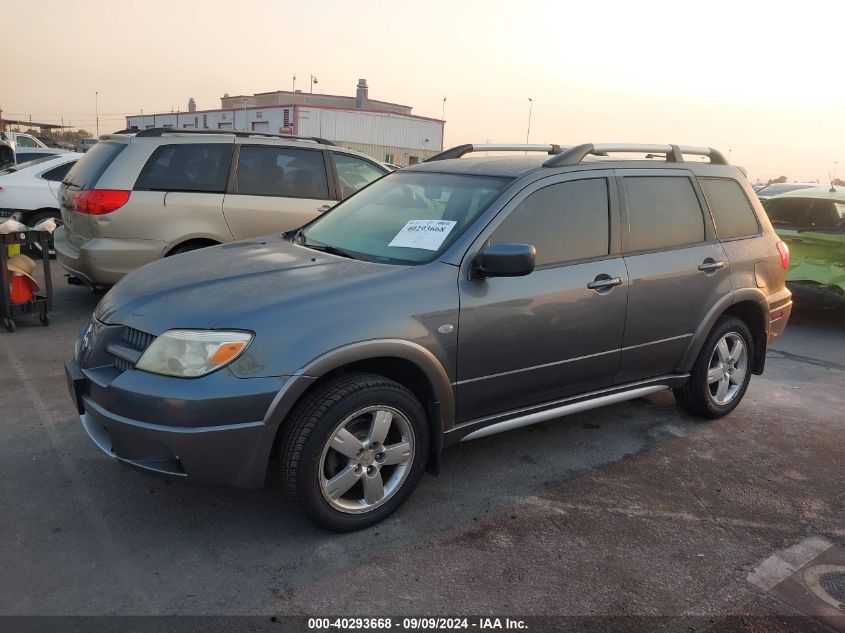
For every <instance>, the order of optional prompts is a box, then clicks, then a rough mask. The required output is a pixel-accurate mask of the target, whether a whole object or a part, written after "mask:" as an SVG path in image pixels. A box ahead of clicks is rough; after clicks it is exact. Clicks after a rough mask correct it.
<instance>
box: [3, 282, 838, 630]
mask: <svg viewBox="0 0 845 633" xmlns="http://www.w3.org/2000/svg"><path fill="white" fill-rule="evenodd" d="M54 277H55V280H56V294H55V303H56V306H55V310H54V312H53V314H52V324H51V325H50V326H49V327H46V328H45V327H41V326H40V325H39V324H38V320H37V318H31V319H26V318H21V319H19V323H18V331H17V332H16V333H15V334H8V333H6V332H5V330H0V385H2V394H3V395H2V402H0V429H2V439H0V536H2V538H1V539H0V563H2V565H0V614H6V615H10V614H11V615H27V614H53V615H99V614H159V615H162V614H226V615H266V616H270V615H284V614H314V613H333V614H346V615H352V614H357V615H376V614H390V615H401V614H416V615H419V614H443V615H449V614H457V613H473V614H488V613H489V614H500V615H504V614H520V615H524V616H528V615H579V616H584V615H637V616H644V615H646V616H650V615H654V616H679V615H687V616H704V617H706V618H710V620H709V621H713V622H715V621H718V619H719V618H720V617H723V616H726V615H728V614H779V615H782V616H789V615H797V614H800V613H802V612H804V613H806V612H808V610H811V609H809V607H806V608H805V607H802V606H800V605H797V606H796V604H791V603H790V602H789V601H788V600H785V599H783V598H782V597H778V596H775V595H774V594H773V592H770V591H767V590H766V589H764V588H761V587H764V586H765V584H761V583H757V584H754V583H753V582H752V581H751V580H749V577H753V575H754V573H755V569H757V568H758V566H760V565H761V564H762V563H763V562H764V561H766V560H767V559H769V558H770V557H772V556H775V555H777V553H778V552H782V551H784V550H785V549H786V548H790V547H795V546H798V545H800V544H802V543H807V542H811V543H818V542H822V543H826V544H827V545H829V546H832V547H834V548H835V547H837V546H845V486H843V484H845V413H843V411H845V312H843V311H842V310H830V309H822V308H819V307H817V306H801V305H799V306H797V308H796V310H795V312H794V315H793V318H792V321H791V323H790V324H789V326H788V328H787V330H786V333H785V335H784V336H783V337H782V338H781V339H780V340H779V341H777V343H776V344H775V346H774V347H773V348H772V349H771V350H770V351H769V354H768V360H767V368H766V372H765V374H764V375H763V376H755V377H754V378H753V379H752V382H751V386H750V389H749V391H748V393H747V395H746V397H745V400H744V402H743V403H742V404H741V405H740V406H739V408H738V409H737V410H736V411H735V412H734V413H732V414H731V415H729V416H728V417H726V418H723V419H721V420H717V421H715V422H710V423H703V422H701V421H699V420H696V419H694V418H692V417H691V416H689V415H687V414H685V413H684V412H682V411H681V410H680V409H679V408H678V407H677V406H676V405H675V402H674V398H673V396H672V395H671V393H669V392H666V393H659V394H656V395H654V396H652V397H649V398H647V399H641V400H635V401H632V402H628V403H623V404H619V405H616V406H612V407H608V408H605V409H599V410H595V411H590V412H586V413H581V414H577V415H573V416H570V417H567V418H562V419H560V420H555V421H553V422H547V423H544V424H540V425H537V426H533V427H529V428H525V429H521V430H517V431H512V432H510V433H506V434H501V435H496V436H491V437H488V438H484V439H480V440H477V441H474V442H469V443H466V444H460V445H458V446H456V447H453V448H450V449H448V450H447V452H446V453H445V458H444V467H443V470H442V472H441V474H440V475H439V476H436V477H435V476H430V475H427V476H426V477H425V479H424V480H423V482H422V484H421V485H420V487H419V488H418V490H417V491H416V493H415V494H414V495H413V496H412V498H411V499H410V501H409V502H408V503H406V504H405V505H404V506H403V507H402V508H401V509H400V510H399V511H398V512H397V513H396V514H395V515H394V516H392V517H391V518H389V519H388V520H387V521H385V522H384V523H382V524H380V525H378V526H376V527H374V528H372V529H369V530H366V531H362V532H358V533H353V534H346V535H338V534H333V533H329V532H325V531H322V530H319V529H317V528H315V527H314V526H313V525H312V524H310V523H309V522H308V521H307V520H305V519H304V518H303V517H302V516H301V515H300V514H299V513H298V512H296V511H295V510H294V509H293V508H292V506H291V504H290V503H289V502H288V501H287V500H286V499H285V497H284V495H283V494H282V491H281V489H280V488H279V486H278V485H274V486H271V487H270V488H269V489H266V490H261V491H242V490H232V489H224V488H208V487H196V486H190V485H186V484H182V483H169V482H166V481H163V480H159V479H156V478H152V477H149V476H147V475H144V474H141V473H138V472H135V471H133V470H130V469H128V468H126V467H123V466H121V465H119V464H117V463H116V462H114V461H112V460H110V459H108V458H107V457H106V456H104V455H103V454H101V453H100V452H99V451H98V450H97V449H96V448H95V446H94V445H93V444H92V443H91V442H90V440H89V439H88V437H87V436H86V435H85V433H84V432H83V430H82V428H81V425H80V422H79V418H78V416H77V415H76V413H75V410H74V407H73V405H72V403H71V401H70V398H69V396H68V394H67V389H66V386H65V382H64V374H63V366H62V364H63V361H64V359H65V358H67V357H68V356H69V355H70V354H71V351H72V345H73V339H74V337H75V335H76V333H77V331H78V330H79V328H80V327H81V326H82V325H83V323H84V322H85V321H86V319H87V318H88V316H89V315H90V313H91V311H92V310H93V309H94V307H95V305H96V303H97V300H98V297H97V296H96V295H94V294H93V293H92V292H90V291H89V290H86V289H84V288H79V287H69V286H66V285H64V283H63V280H62V279H61V274H60V273H59V272H58V271H56V273H55V275H54ZM808 539H817V540H816V541H808ZM818 539H821V540H818ZM790 551H791V550H790ZM843 569H845V568H843Z"/></svg>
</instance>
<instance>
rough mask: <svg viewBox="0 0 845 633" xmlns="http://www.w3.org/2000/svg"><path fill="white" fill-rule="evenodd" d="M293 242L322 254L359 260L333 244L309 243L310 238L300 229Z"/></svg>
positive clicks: (292, 239)
mask: <svg viewBox="0 0 845 633" xmlns="http://www.w3.org/2000/svg"><path fill="white" fill-rule="evenodd" d="M291 241H294V242H296V243H297V244H299V245H300V246H304V247H305V248H310V249H312V250H315V251H320V252H321V253H329V254H330V255H338V256H340V257H348V258H349V259H358V258H357V257H355V255H353V254H352V253H351V252H350V251H347V250H345V249H343V248H340V247H338V246H332V245H331V244H323V243H322V242H313V241H309V240H308V238H307V237H305V234H304V233H303V232H302V229H299V230H298V231H297V232H296V233H294V234H293V237H292V238H291Z"/></svg>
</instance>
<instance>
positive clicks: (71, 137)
mask: <svg viewBox="0 0 845 633" xmlns="http://www.w3.org/2000/svg"><path fill="white" fill-rule="evenodd" d="M91 136H92V134H91V132H89V131H88V130H83V129H82V128H80V129H78V130H76V131H75V132H74V131H73V130H62V142H64V143H68V144H70V145H76V144H77V143H79V142H80V141H81V140H82V139H84V138H91Z"/></svg>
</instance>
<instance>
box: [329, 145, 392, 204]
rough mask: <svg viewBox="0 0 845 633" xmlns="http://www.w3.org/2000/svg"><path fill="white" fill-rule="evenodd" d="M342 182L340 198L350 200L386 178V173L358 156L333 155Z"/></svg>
mask: <svg viewBox="0 0 845 633" xmlns="http://www.w3.org/2000/svg"><path fill="white" fill-rule="evenodd" d="M333 156H334V163H335V166H336V167H337V178H338V180H339V181H340V197H341V199H343V198H348V197H349V196H351V195H352V194H353V193H355V192H356V191H358V190H359V189H361V188H362V187H365V186H367V185H369V184H370V183H371V182H373V181H374V180H377V179H378V178H381V177H382V176H384V171H382V170H381V169H378V168H377V167H376V166H375V165H373V164H372V163H371V162H369V161H366V160H364V159H362V158H358V157H357V156H348V155H346V154H333Z"/></svg>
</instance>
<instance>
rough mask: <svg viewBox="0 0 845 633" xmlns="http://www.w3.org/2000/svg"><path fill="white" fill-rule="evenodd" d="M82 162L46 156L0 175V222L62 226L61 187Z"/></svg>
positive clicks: (68, 156)
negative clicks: (51, 221) (48, 222)
mask: <svg viewBox="0 0 845 633" xmlns="http://www.w3.org/2000/svg"><path fill="white" fill-rule="evenodd" d="M79 158H80V155H79V154H76V153H74V152H65V153H63V154H50V155H43V156H40V157H39V158H36V159H34V160H31V161H28V162H25V163H18V164H17V165H15V166H13V167H7V168H6V169H4V170H2V171H0V222H2V221H3V220H4V219H5V218H9V217H12V218H14V219H16V220H18V221H19V222H23V223H24V224H26V225H27V226H35V225H36V224H38V223H39V222H41V221H42V220H46V219H47V218H53V219H55V220H56V224H61V222H62V214H61V211H60V210H59V198H58V195H59V187H60V186H61V184H62V180H63V179H64V177H65V176H66V175H67V173H68V171H70V168H71V167H73V165H74V164H75V163H76V161H77V160H79ZM52 251H53V249H52V242H51V245H50V252H51V254H52Z"/></svg>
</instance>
